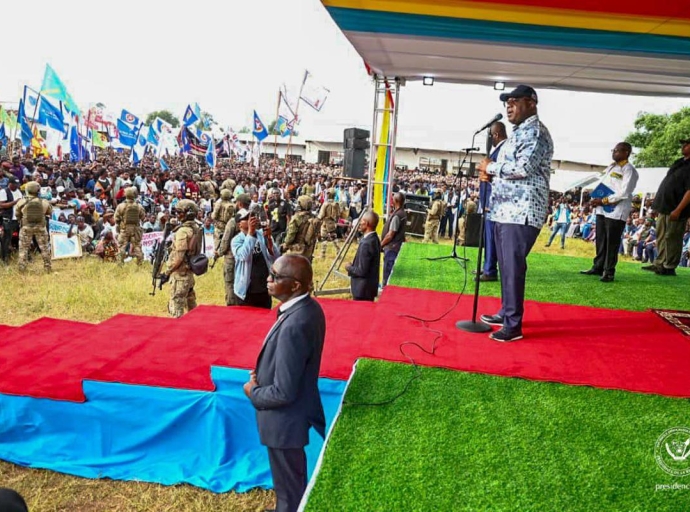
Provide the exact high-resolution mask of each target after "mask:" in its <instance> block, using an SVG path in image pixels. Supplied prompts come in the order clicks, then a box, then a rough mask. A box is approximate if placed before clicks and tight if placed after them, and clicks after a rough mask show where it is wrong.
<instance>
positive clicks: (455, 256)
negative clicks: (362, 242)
mask: <svg viewBox="0 0 690 512" xmlns="http://www.w3.org/2000/svg"><path fill="white" fill-rule="evenodd" d="M480 131H481V130H480ZM478 133H479V132H475V133H474V135H472V145H471V146H470V147H469V148H464V151H465V155H464V156H463V157H462V162H460V166H459V167H458V172H457V174H456V175H455V179H453V183H452V184H451V186H450V188H451V189H452V190H455V184H456V183H457V181H458V178H459V177H461V176H462V168H463V167H464V165H465V162H466V161H467V156H468V155H469V157H470V161H469V164H468V165H469V166H470V167H471V166H472V152H473V151H475V150H476V149H478V148H475V147H474V139H475V137H476V136H477V134H478ZM465 178H466V179H467V186H466V187H465V201H464V202H463V203H464V204H463V210H464V209H465V206H466V204H467V199H468V196H469V193H468V192H469V186H470V184H469V180H470V176H469V171H468V172H467V173H466V175H465ZM458 199H459V195H458ZM459 214H460V205H459V204H458V207H457V208H456V209H455V213H454V215H453V225H452V226H451V229H452V230H453V251H452V252H451V253H450V256H437V257H436V258H424V259H425V260H428V261H444V260H455V261H457V262H458V265H460V266H462V267H463V268H465V267H464V266H465V264H466V263H467V262H468V261H470V260H469V258H463V257H461V256H458V217H459Z"/></svg>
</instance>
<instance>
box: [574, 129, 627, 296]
mask: <svg viewBox="0 0 690 512" xmlns="http://www.w3.org/2000/svg"><path fill="white" fill-rule="evenodd" d="M631 152H632V147H631V146H630V144H628V143H627V142H619V143H618V144H616V147H615V148H613V163H612V164H611V165H609V166H608V168H607V169H606V171H604V175H603V177H602V178H601V181H600V182H599V184H598V185H597V187H596V188H595V189H594V190H593V191H592V193H591V195H590V196H591V198H592V200H591V201H590V204H591V205H592V206H593V207H596V212H595V213H596V216H597V219H596V248H597V254H596V256H595V257H594V262H593V263H592V268H590V269H589V270H582V271H581V272H580V274H585V275H596V276H601V281H602V282H603V283H610V282H612V281H613V279H614V275H615V274H616V264H617V263H618V249H619V247H620V244H621V237H622V236H623V231H624V230H625V221H626V220H627V218H628V215H630V210H632V195H633V191H634V190H635V187H636V186H637V179H638V177H639V176H638V174H637V169H635V167H633V165H632V164H631V163H630V162H628V158H630V153H631Z"/></svg>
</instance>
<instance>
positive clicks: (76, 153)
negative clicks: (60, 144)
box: [69, 124, 82, 162]
mask: <svg viewBox="0 0 690 512" xmlns="http://www.w3.org/2000/svg"><path fill="white" fill-rule="evenodd" d="M69 159H70V161H72V162H80V161H81V159H82V148H81V140H80V137H79V132H78V131H77V125H76V124H73V125H72V127H71V128H70V132H69Z"/></svg>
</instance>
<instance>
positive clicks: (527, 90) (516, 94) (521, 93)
mask: <svg viewBox="0 0 690 512" xmlns="http://www.w3.org/2000/svg"><path fill="white" fill-rule="evenodd" d="M509 98H532V99H533V100H534V102H535V103H539V98H538V97H537V91H535V90H534V89H532V88H531V87H530V86H529V85H518V86H517V87H516V88H515V89H513V90H512V91H510V92H504V93H503V94H501V96H500V99H501V101H508V99H509Z"/></svg>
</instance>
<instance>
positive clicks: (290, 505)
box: [268, 448, 307, 512]
mask: <svg viewBox="0 0 690 512" xmlns="http://www.w3.org/2000/svg"><path fill="white" fill-rule="evenodd" d="M268 462H269V464H270V466H271V475H272V476H273V489H274V490H275V492H276V512H296V511H297V508H298V507H299V502H300V501H301V500H302V495H303V494H304V491H305V490H306V488H307V455H306V454H305V453H304V448H290V449H286V450H281V449H280V448H269V449H268Z"/></svg>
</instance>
